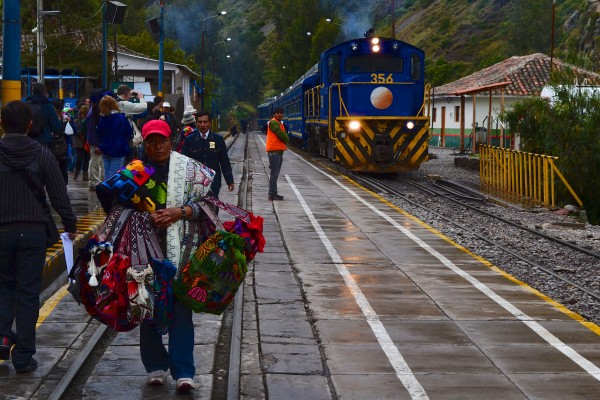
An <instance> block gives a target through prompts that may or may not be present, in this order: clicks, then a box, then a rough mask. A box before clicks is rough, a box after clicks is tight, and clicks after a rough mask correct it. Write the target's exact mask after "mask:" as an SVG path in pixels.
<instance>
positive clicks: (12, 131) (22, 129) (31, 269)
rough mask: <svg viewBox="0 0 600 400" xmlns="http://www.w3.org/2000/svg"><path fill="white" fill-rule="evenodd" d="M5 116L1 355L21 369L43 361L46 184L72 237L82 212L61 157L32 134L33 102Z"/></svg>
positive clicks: (0, 159)
mask: <svg viewBox="0 0 600 400" xmlns="http://www.w3.org/2000/svg"><path fill="white" fill-rule="evenodd" d="M0 119H1V122H2V127H3V128H4V131H5V132H6V134H5V135H4V136H3V137H2V139H0V204H2V207H0V359H2V360H8V359H10V358H12V363H13V365H14V367H15V369H16V370H17V372H20V373H21V372H29V371H32V370H34V369H36V368H37V366H38V363H37V361H36V360H35V359H34V358H33V355H34V354H35V353H36V346H35V325H36V323H37V319H38V316H39V308H40V300H39V297H40V288H41V285H42V269H43V268H44V264H45V261H46V245H47V242H48V238H47V234H46V226H47V225H46V224H47V222H48V221H51V218H52V217H51V215H50V209H49V207H48V204H47V203H46V195H45V190H44V189H46V190H47V192H48V197H49V198H50V202H51V203H52V206H53V207H54V209H55V210H56V211H57V212H58V214H59V215H60V217H61V220H62V223H63V225H64V229H65V232H69V236H70V237H71V239H74V238H75V236H76V232H77V218H76V217H75V215H74V214H73V210H72V209H71V203H70V201H69V196H68V194H67V189H66V186H65V182H64V181H63V178H62V176H61V174H60V170H59V168H58V162H57V161H56V159H55V158H54V156H53V155H52V153H51V152H50V150H49V149H48V148H47V147H46V146H42V145H40V144H39V143H37V142H36V141H35V140H33V139H31V138H30V137H28V136H27V133H28V132H29V130H30V129H31V125H32V114H31V110H30V108H29V106H28V105H27V104H26V103H23V102H21V101H11V102H9V103H8V104H6V106H5V107H4V108H3V109H2V111H1V112H0ZM50 223H51V224H53V223H54V222H50ZM13 322H16V324H15V327H16V331H13V329H12V328H13ZM13 344H14V347H13ZM11 349H12V354H11Z"/></svg>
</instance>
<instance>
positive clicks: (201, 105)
mask: <svg viewBox="0 0 600 400" xmlns="http://www.w3.org/2000/svg"><path fill="white" fill-rule="evenodd" d="M225 14H227V11H221V12H220V13H218V14H215V15H211V16H208V17H206V18H204V19H203V20H202V49H201V53H200V59H201V65H202V67H201V68H202V85H201V90H202V93H201V94H200V109H201V110H204V33H205V32H206V29H205V23H206V20H208V19H211V18H215V17H220V16H222V15H225Z"/></svg>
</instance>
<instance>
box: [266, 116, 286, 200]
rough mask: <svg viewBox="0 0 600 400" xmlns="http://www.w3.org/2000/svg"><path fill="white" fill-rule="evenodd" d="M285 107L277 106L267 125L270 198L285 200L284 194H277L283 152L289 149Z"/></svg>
mask: <svg viewBox="0 0 600 400" xmlns="http://www.w3.org/2000/svg"><path fill="white" fill-rule="evenodd" d="M282 118H283V109H281V108H276V109H275V110H274V111H273V119H271V121H269V124H268V126H267V155H268V156H269V168H270V169H271V174H270V175H269V200H271V201H273V200H283V196H281V195H279V194H277V179H278V178H279V171H281V164H282V163H283V152H284V151H286V150H287V146H286V144H287V143H288V142H289V141H290V137H289V136H288V133H287V132H286V129H285V126H284V125H283V122H281V120H282Z"/></svg>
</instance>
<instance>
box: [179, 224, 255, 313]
mask: <svg viewBox="0 0 600 400" xmlns="http://www.w3.org/2000/svg"><path fill="white" fill-rule="evenodd" d="M245 243H246V242H245V240H244V239H243V238H241V237H240V236H238V235H236V234H235V233H231V232H225V231H216V232H215V233H214V234H213V235H212V236H211V237H210V238H208V239H207V240H206V241H205V242H204V243H203V244H202V245H200V247H199V248H198V250H196V252H195V253H194V254H193V255H192V257H191V258H190V260H189V261H188V262H187V263H186V264H185V265H183V267H182V268H181V269H180V270H178V271H177V275H176V277H175V280H174V282H173V290H174V291H175V295H176V296H177V298H178V299H179V301H181V302H182V303H183V304H185V305H186V306H188V307H189V308H191V309H192V311H194V312H196V313H199V312H205V313H209V314H215V315H221V314H222V313H223V311H225V309H226V308H227V306H228V305H229V303H231V301H232V300H233V298H234V297H235V294H236V292H237V290H238V288H239V287H240V285H241V284H242V283H243V281H244V278H245V277H246V272H247V271H248V268H247V266H246V257H245V256H244V254H243V253H242V250H243V248H244V246H245Z"/></svg>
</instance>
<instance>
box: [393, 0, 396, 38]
mask: <svg viewBox="0 0 600 400" xmlns="http://www.w3.org/2000/svg"><path fill="white" fill-rule="evenodd" d="M392 39H396V0H392Z"/></svg>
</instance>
